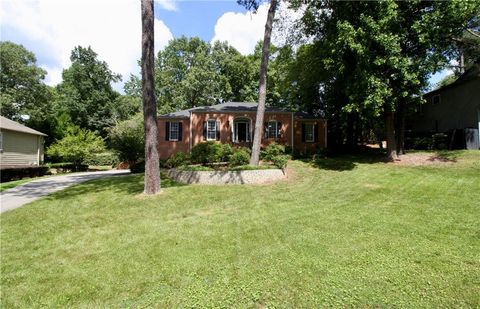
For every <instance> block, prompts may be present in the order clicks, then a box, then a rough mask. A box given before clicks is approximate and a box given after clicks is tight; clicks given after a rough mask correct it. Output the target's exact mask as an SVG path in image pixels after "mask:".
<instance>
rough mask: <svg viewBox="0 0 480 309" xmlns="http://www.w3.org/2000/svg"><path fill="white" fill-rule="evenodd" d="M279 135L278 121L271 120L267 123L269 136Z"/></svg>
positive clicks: (275, 136)
mask: <svg viewBox="0 0 480 309" xmlns="http://www.w3.org/2000/svg"><path fill="white" fill-rule="evenodd" d="M277 137H278V122H276V121H269V122H268V125H267V138H277Z"/></svg>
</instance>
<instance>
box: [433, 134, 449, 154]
mask: <svg viewBox="0 0 480 309" xmlns="http://www.w3.org/2000/svg"><path fill="white" fill-rule="evenodd" d="M447 148H448V135H447V134H445V133H437V134H433V135H432V149H437V150H445V149H447Z"/></svg>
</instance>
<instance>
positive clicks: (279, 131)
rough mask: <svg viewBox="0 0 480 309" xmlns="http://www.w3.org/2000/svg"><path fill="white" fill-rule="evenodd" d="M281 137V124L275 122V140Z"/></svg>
mask: <svg viewBox="0 0 480 309" xmlns="http://www.w3.org/2000/svg"><path fill="white" fill-rule="evenodd" d="M281 137H282V123H281V122H280V121H279V122H277V138H281Z"/></svg>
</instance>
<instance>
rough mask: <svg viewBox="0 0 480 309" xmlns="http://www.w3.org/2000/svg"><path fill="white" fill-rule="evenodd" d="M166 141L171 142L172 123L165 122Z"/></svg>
mask: <svg viewBox="0 0 480 309" xmlns="http://www.w3.org/2000/svg"><path fill="white" fill-rule="evenodd" d="M165 140H166V141H169V140H170V122H168V121H167V122H165Z"/></svg>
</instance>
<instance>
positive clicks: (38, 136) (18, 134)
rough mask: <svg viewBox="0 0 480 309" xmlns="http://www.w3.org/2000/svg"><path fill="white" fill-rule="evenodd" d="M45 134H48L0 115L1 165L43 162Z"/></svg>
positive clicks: (14, 165) (12, 165)
mask: <svg viewBox="0 0 480 309" xmlns="http://www.w3.org/2000/svg"><path fill="white" fill-rule="evenodd" d="M44 136H47V135H46V134H43V133H42V132H38V131H36V130H34V129H32V128H29V127H26V126H24V125H22V124H20V123H18V122H15V121H13V120H10V119H8V118H5V117H3V116H0V166H1V167H16V166H19V167H20V166H31V165H40V164H42V163H43V137H44Z"/></svg>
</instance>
